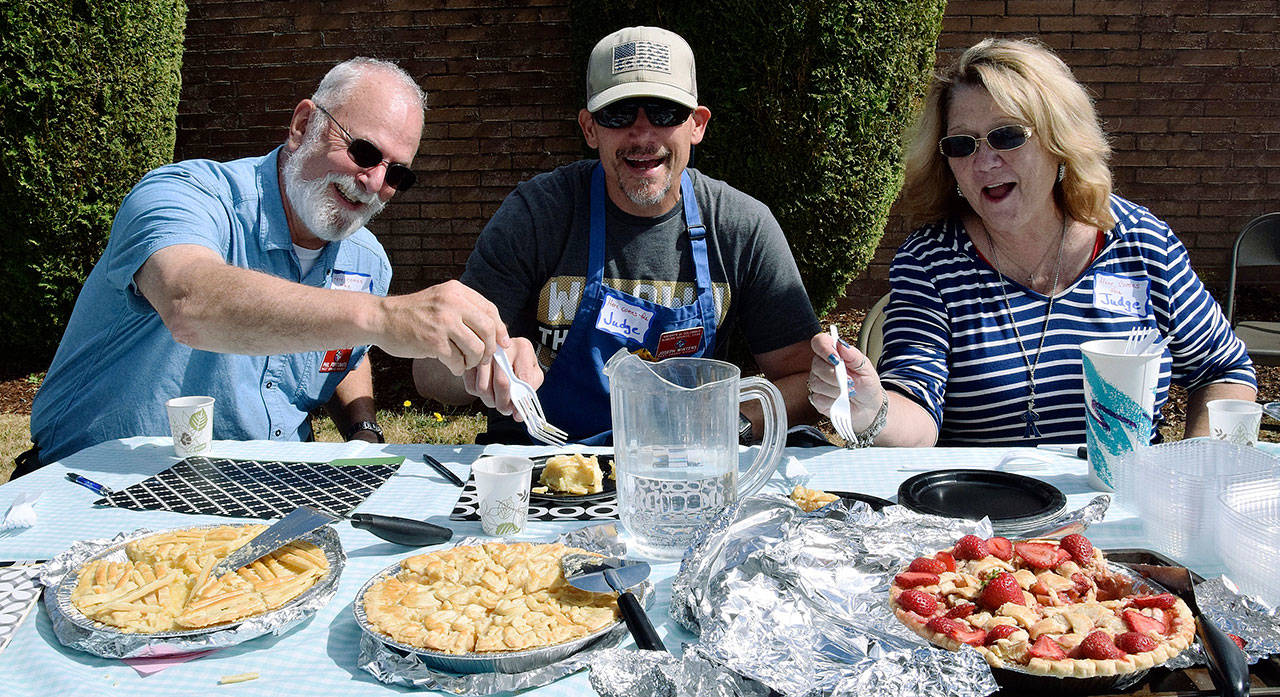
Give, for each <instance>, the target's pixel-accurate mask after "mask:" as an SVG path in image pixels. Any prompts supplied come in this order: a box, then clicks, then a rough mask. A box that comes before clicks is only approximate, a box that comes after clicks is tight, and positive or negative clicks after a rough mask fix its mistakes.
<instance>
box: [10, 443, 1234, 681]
mask: <svg viewBox="0 0 1280 697" xmlns="http://www.w3.org/2000/svg"><path fill="white" fill-rule="evenodd" d="M493 450H494V449H492V448H491V450H490V452H492V451H493ZM501 450H503V451H504V452H518V453H522V454H529V455H532V454H540V453H544V452H548V449H546V448H513V447H509V446H504V447H503V448H501ZM423 452H428V453H430V454H431V455H432V456H433V457H435V458H436V459H438V460H440V461H442V462H443V463H445V464H446V465H447V466H449V467H450V468H451V469H453V470H454V471H455V472H456V473H457V474H458V475H459V476H461V477H462V478H464V479H465V478H466V476H467V469H468V467H469V466H470V464H471V462H472V461H473V460H474V459H475V458H476V457H478V456H479V455H480V454H481V453H482V448H481V447H480V446H474V445H467V446H422V445H385V446H374V445H368V444H362V443H342V444H337V443H275V442H262V441H259V442H233V441H216V442H215V443H214V449H213V453H212V454H213V455H215V456H221V457H231V458H256V459H264V458H265V459H277V460H286V461H288V460H295V461H312V462H323V461H328V460H331V459H334V458H338V457H360V456H369V455H375V454H390V455H404V456H405V457H406V458H407V459H406V461H405V463H404V465H403V467H402V468H401V469H400V472H399V474H397V475H396V476H393V477H392V478H391V479H390V480H389V481H388V482H387V484H386V485H385V486H383V487H382V488H381V489H380V490H379V491H377V492H375V493H374V494H373V495H372V496H371V497H369V499H368V500H367V501H366V502H365V503H364V504H362V505H361V506H360V507H359V508H358V509H357V510H358V511H361V512H368V513H384V514H389V515H398V516H405V517H410V518H418V519H424V520H429V521H431V522H434V523H437V524H440V525H446V526H448V527H450V528H452V529H453V530H454V531H455V535H456V536H459V537H465V536H471V535H480V534H481V530H480V524H479V523H478V522H461V521H450V520H448V516H449V513H450V511H451V510H452V509H453V505H454V503H455V502H456V500H457V498H458V491H459V490H458V489H457V488H455V487H453V486H451V485H450V484H448V483H447V482H446V481H445V480H444V478H443V477H441V476H440V475H438V474H436V473H435V472H433V471H432V470H431V469H430V468H428V467H427V466H426V465H425V464H423V462H422V454H423ZM1010 452H1011V450H1010V449H997V448H968V449H959V448H919V449H887V448H870V449H866V450H838V449H834V448H814V449H792V450H788V451H787V454H788V456H793V457H795V458H796V460H795V461H793V464H792V468H791V471H793V472H798V471H800V470H799V469H797V468H796V467H795V465H796V464H798V465H799V468H802V469H803V470H807V472H808V479H807V483H808V486H810V487H817V488H823V489H832V490H839V491H854V492H860V493H866V494H874V495H876V496H881V497H885V498H893V497H894V496H896V494H897V488H898V484H899V483H901V482H902V481H903V480H904V479H906V478H908V477H910V476H912V475H913V474H916V473H918V472H919V471H924V470H928V469H942V468H950V467H974V468H992V467H994V466H996V464H997V463H998V462H999V461H1000V459H1001V457H1002V456H1004V455H1006V454H1008V453H1010ZM1013 452H1016V453H1017V454H1020V455H1023V454H1037V453H1036V451H1034V450H1030V449H1026V448H1021V449H1014V450H1013ZM1039 454H1041V455H1043V453H1039ZM1048 458H1049V463H1048V464H1043V463H1036V462H1033V461H1031V460H1029V459H1016V460H1014V461H1012V462H1010V463H1006V464H1005V465H1004V466H1003V467H1002V469H1004V470H1006V471H1011V472H1019V473H1024V474H1029V475H1032V476H1035V477H1037V478H1039V479H1042V480H1044V481H1046V482H1049V483H1050V484H1052V485H1054V486H1056V487H1058V488H1059V489H1060V490H1062V492H1063V493H1065V494H1066V495H1067V506H1068V509H1075V508H1078V507H1080V506H1082V505H1084V504H1085V503H1087V502H1088V501H1089V500H1090V499H1092V498H1093V497H1094V496H1096V495H1097V492H1094V491H1092V490H1090V489H1089V488H1088V485H1087V483H1086V476H1085V467H1086V465H1085V462H1084V461H1083V460H1078V459H1075V458H1071V457H1066V456H1057V455H1048ZM176 461H177V458H175V457H174V456H173V452H172V449H171V447H170V446H169V439H168V438H130V439H125V440H121V441H114V442H109V443H103V444H101V445H98V446H95V447H93V448H90V449H88V450H85V451H83V452H80V453H77V454H76V455H74V456H72V457H69V458H67V459H66V460H64V461H62V462H59V463H54V464H52V465H49V466H48V467H45V468H43V469H41V470H40V471H38V472H36V473H34V474H31V475H29V476H27V477H23V478H22V479H19V480H17V481H15V482H12V483H9V484H5V485H4V486H0V511H3V510H6V509H7V508H8V506H9V503H10V502H11V501H12V500H13V499H15V498H16V497H17V495H18V494H19V493H21V492H23V491H28V490H39V491H41V492H42V496H41V498H40V499H39V501H37V502H36V505H35V508H36V512H37V515H38V516H39V522H38V523H37V524H36V526H35V527H33V528H30V529H27V530H24V531H21V532H19V533H17V534H13V533H0V559H45V558H49V557H52V556H54V555H56V554H58V553H59V552H62V551H63V550H64V549H66V548H67V546H68V545H70V544H71V543H73V542H75V541H77V540H82V539H89V538H108V537H111V536H112V535H114V534H116V533H118V532H122V531H131V530H134V529H137V528H142V527H146V528H152V529H164V528H172V527H179V526H183V525H196V524H204V523H213V522H219V521H220V520H223V519H219V518H216V517H213V516H190V515H182V514H177V513H168V512H162V511H130V510H122V509H115V508H96V507H94V506H93V505H92V502H93V501H94V500H96V499H97V498H98V496H97V495H96V494H94V493H93V492H91V491H89V490H87V489H84V488H82V487H80V486H77V485H75V484H73V483H71V482H69V481H67V480H66V479H65V473H66V472H69V471H71V472H77V473H79V474H82V475H84V476H86V477H88V478H89V479H92V480H94V481H97V482H99V483H102V484H105V485H107V486H109V487H112V488H114V489H121V488H124V487H126V486H128V485H130V484H134V483H137V482H139V481H141V480H142V479H144V478H146V477H147V476H149V475H151V474H154V473H156V472H159V471H161V470H164V469H166V468H168V467H169V466H171V465H172V464H173V463H174V462H176ZM785 486H786V483H785V482H783V481H781V479H780V478H775V480H774V481H773V482H771V483H770V485H769V487H767V489H770V490H774V491H779V490H781V489H783V488H785ZM1118 503H1122V502H1118ZM584 524H589V523H578V522H532V523H530V525H529V528H528V530H527V531H526V532H525V533H524V534H523V535H522V536H521V537H520V538H519V539H525V540H549V539H552V538H554V537H555V535H557V534H559V533H561V532H564V531H566V530H568V529H571V528H572V527H573V526H579V525H584ZM337 529H338V532H339V533H340V535H341V538H342V543H343V546H344V548H345V549H346V552H347V555H348V562H347V566H346V569H345V571H344V572H343V576H342V582H341V585H340V587H339V589H338V593H337V596H336V597H335V598H334V599H333V601H332V602H330V603H329V605H328V606H327V607H325V608H323V609H321V610H320V611H319V612H318V613H317V614H316V615H315V616H314V617H313V618H311V619H310V620H309V621H307V622H305V623H303V624H302V625H301V626H299V627H296V628H295V629H293V630H292V631H290V632H288V633H286V634H285V635H284V636H279V637H271V636H268V637H262V638H259V639H255V640H253V641H249V642H247V643H245V644H242V645H240V646H237V647H234V648H230V649H224V650H221V651H218V652H216V653H214V654H212V655H209V656H205V657H203V658H200V659H196V660H193V661H189V662H187V663H182V664H179V665H176V666H173V667H170V668H168V669H167V670H164V671H162V672H160V673H157V674H155V675H151V676H148V677H145V678H144V677H140V676H139V675H138V674H137V673H135V672H134V670H133V669H132V668H130V667H128V666H126V665H124V664H123V663H121V662H120V661H117V660H108V659H102V658H97V657H95V656H91V655H88V654H84V653H81V652H79V651H73V650H70V649H66V648H64V647H63V646H62V645H61V644H59V643H58V642H57V640H56V639H55V638H54V636H53V634H52V631H51V628H50V624H49V619H48V615H47V614H46V613H45V612H44V609H43V606H42V607H41V608H40V609H39V611H38V612H33V613H32V615H31V617H29V618H28V619H27V621H26V622H25V623H24V624H23V626H22V627H21V628H20V629H19V631H18V634H17V636H15V637H14V639H13V642H12V643H11V644H10V645H9V647H8V648H7V649H5V650H4V652H3V653H0V674H3V675H4V676H5V677H4V678H3V680H0V693H2V694H5V695H15V696H19V695H31V696H32V697H35V696H36V695H46V694H55V695H56V694H67V695H200V696H201V697H205V696H206V695H208V694H210V691H215V690H227V693H226V694H228V695H231V694H235V695H278V694H288V695H291V696H299V697H300V696H302V695H324V696H326V697H327V696H330V695H386V694H389V693H390V692H405V691H407V690H405V689H403V688H399V687H388V686H386V685H383V684H381V683H379V682H377V681H376V680H374V678H373V677H372V676H370V675H369V674H367V673H365V672H363V671H361V670H359V669H357V668H356V655H357V653H358V648H357V642H358V640H359V635H360V629H359V627H358V626H357V625H356V623H355V619H354V618H353V617H352V613H351V604H352V601H353V599H354V597H355V593H356V591H357V590H358V589H359V588H360V586H361V585H363V584H364V582H365V581H366V580H368V579H369V578H370V577H371V576H372V575H373V574H374V573H376V572H377V571H379V570H381V569H383V568H384V567H386V566H388V565H390V564H392V563H394V562H396V561H398V560H399V559H402V558H404V557H407V556H410V555H412V554H415V553H418V550H415V549H409V548H405V547H401V546H398V545H394V544H391V543H389V542H385V541H383V540H381V539H379V538H377V537H374V536H373V535H371V534H369V533H367V532H364V531H362V530H355V529H353V528H351V527H350V526H349V525H346V524H339V525H338V526H337ZM1089 536H1090V538H1091V539H1092V540H1093V541H1094V543H1095V544H1096V545H1098V546H1100V547H1143V546H1146V545H1144V544H1143V542H1144V539H1143V537H1144V536H1143V532H1142V527H1141V525H1140V523H1139V522H1138V521H1137V520H1136V518H1135V517H1134V516H1133V515H1132V514H1131V513H1128V512H1126V511H1125V510H1124V508H1123V507H1122V506H1120V505H1113V507H1112V509H1111V511H1110V513H1109V514H1108V516H1107V519H1106V520H1105V521H1103V522H1102V523H1099V524H1096V525H1094V526H1093V527H1091V528H1090V531H1089ZM1181 561H1183V562H1184V563H1187V564H1189V565H1191V566H1192V567H1193V568H1197V570H1200V571H1202V572H1207V573H1217V570H1216V569H1205V568H1199V567H1197V565H1196V561H1197V560H1194V559H1184V560H1181ZM677 568H678V565H677V564H656V565H654V574H653V581H654V582H655V584H656V587H657V589H658V602H657V605H656V606H655V607H654V608H653V610H651V612H650V615H651V616H652V617H653V619H654V623H655V624H656V625H657V626H658V632H659V634H661V635H662V636H663V638H664V640H665V641H666V643H667V646H668V647H670V648H671V649H672V650H674V651H678V650H679V648H680V644H681V643H682V642H689V641H693V640H694V637H693V636H691V635H689V634H688V633H686V632H684V631H683V630H681V629H680V628H679V627H678V626H676V624H675V623H674V622H673V621H672V620H671V619H670V618H669V617H668V616H667V608H668V604H669V600H670V592H671V577H672V576H673V575H674V574H675V572H676V570H677ZM250 671H256V672H258V673H259V674H260V676H261V677H260V678H259V679H258V680H254V681H252V682H248V683H242V684H238V685H232V686H226V687H219V686H218V685H217V682H218V679H219V678H220V677H222V676H225V675H232V674H237V673H245V672H250ZM219 694H221V693H220V692H219ZM534 694H536V695H538V696H539V697H551V696H552V695H592V694H594V691H593V690H592V689H591V687H590V684H589V683H588V681H587V677H586V675H585V672H580V673H578V674H575V675H573V676H570V677H568V678H566V679H563V680H560V681H559V682H556V683H553V684H551V685H548V686H545V687H542V688H539V689H537V690H535V691H534Z"/></svg>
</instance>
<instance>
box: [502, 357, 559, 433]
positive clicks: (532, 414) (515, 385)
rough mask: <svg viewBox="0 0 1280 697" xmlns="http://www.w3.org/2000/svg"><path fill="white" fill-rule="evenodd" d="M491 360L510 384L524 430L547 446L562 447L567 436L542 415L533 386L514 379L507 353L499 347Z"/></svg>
mask: <svg viewBox="0 0 1280 697" xmlns="http://www.w3.org/2000/svg"><path fill="white" fill-rule="evenodd" d="M493 360H494V362H495V363H497V364H498V367H499V368H502V372H504V373H506V375H507V380H508V381H509V382H510V383H511V402H512V404H514V405H515V407H516V412H517V413H519V414H520V418H521V419H523V420H524V427H525V430H527V431H528V432H529V435H530V436H533V438H534V440H539V441H542V442H543V443H546V444H547V445H564V444H565V443H566V442H568V440H569V434H567V433H565V432H564V431H562V430H560V429H558V428H556V427H555V426H552V425H551V424H550V423H549V422H548V421H547V417H546V415H544V414H543V413H542V403H541V402H539V401H538V393H537V392H535V391H534V389H533V386H532V385H530V384H529V383H527V382H525V381H524V380H521V379H520V378H518V377H516V371H515V370H512V368H511V360H510V359H508V358H507V352H506V351H503V350H502V347H501V346H499V347H498V350H497V352H495V353H494V354H493Z"/></svg>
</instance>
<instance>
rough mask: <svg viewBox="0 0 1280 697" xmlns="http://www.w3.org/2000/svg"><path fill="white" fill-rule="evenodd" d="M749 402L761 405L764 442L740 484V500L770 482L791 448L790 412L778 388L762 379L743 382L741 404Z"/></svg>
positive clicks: (750, 379)
mask: <svg viewBox="0 0 1280 697" xmlns="http://www.w3.org/2000/svg"><path fill="white" fill-rule="evenodd" d="M749 399H754V400H757V401H758V402H760V406H761V407H762V409H763V411H764V439H763V440H761V442H760V452H758V453H756V459H755V460H754V461H752V463H751V467H750V468H748V469H747V473H746V474H745V475H744V476H743V477H742V478H741V479H740V480H739V482H738V498H746V497H748V496H751V495H752V494H754V493H756V492H757V491H759V490H760V488H761V487H763V486H764V484H765V482H767V481H769V478H770V477H772V476H773V473H774V471H776V470H777V469H778V461H779V460H781V459H782V448H783V446H785V445H786V444H787V410H786V405H785V403H784V402H783V401H782V393H781V392H779V391H778V388H777V387H776V386H775V385H774V384H773V383H772V382H769V381H768V380H765V379H764V378H761V377H749V378H742V380H741V381H740V382H739V384H738V402H739V403H742V402H745V401H747V400H749Z"/></svg>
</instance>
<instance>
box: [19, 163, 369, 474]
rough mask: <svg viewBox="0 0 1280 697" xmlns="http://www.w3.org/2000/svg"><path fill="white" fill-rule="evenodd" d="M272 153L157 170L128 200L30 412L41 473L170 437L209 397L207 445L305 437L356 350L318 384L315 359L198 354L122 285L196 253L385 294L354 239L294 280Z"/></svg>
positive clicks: (363, 236)
mask: <svg viewBox="0 0 1280 697" xmlns="http://www.w3.org/2000/svg"><path fill="white" fill-rule="evenodd" d="M279 152H280V149H279V148H277V149H276V150H275V151H273V152H272V153H270V154H269V155H266V156H265V157H254V158H245V159H243V160H236V161H234V162H225V163H223V162H214V161H211V160H188V161H186V162H179V163H176V164H172V165H166V166H164V167H160V168H159V169H156V170H153V171H151V172H149V173H148V174H147V175H146V176H145V177H143V178H142V181H140V182H139V183H138V185H137V186H135V187H134V188H133V191H131V192H130V193H129V195H128V196H127V197H126V198H125V200H124V203H123V204H122V205H121V207H120V211H119V213H117V214H116V218H115V222H114V223H113V224H112V228H111V238H110V240H109V241H108V242H107V248H106V251H104V252H103V255H102V258H101V259H100V260H99V261H98V263H97V265H96V266H94V268H93V271H92V272H91V273H90V274H89V278H88V280H86V281H85V284H84V288H83V289H81V291H80V296H79V298H77V300H76V305H75V310H74V311H73V312H72V314H71V320H70V321H69V322H68V324H67V330H66V332H65V333H64V334H63V337H62V343H61V344H60V345H59V346H58V352H57V354H56V355H55V356H54V359H53V365H51V366H50V368H49V373H48V375H47V376H46V377H45V381H44V384H43V385H42V387H41V388H40V392H39V394H37V395H36V399H35V402H34V404H33V405H32V413H31V432H32V435H33V437H34V439H35V441H36V443H37V444H38V445H39V447H40V460H41V462H44V463H49V462H52V461H54V460H57V459H60V458H62V457H65V456H67V455H70V454H72V453H74V452H76V451H78V450H80V449H82V448H87V447H89V446H90V445H94V444H95V443H100V442H102V441H105V440H111V439H115V438H124V437H128V436H165V435H169V422H168V416H167V415H166V413H165V406H164V403H165V401H166V400H168V399H171V398H173V397H178V396H183V395H209V396H212V397H214V398H216V400H217V401H216V403H215V405H214V419H213V437H214V438H217V439H235V440H247V439H263V440H265V439H272V440H303V439H306V438H307V437H308V436H309V435H310V424H309V423H308V421H307V414H308V413H310V412H311V411H313V410H315V409H316V408H318V407H320V406H321V405H323V404H325V403H326V402H328V401H329V398H330V397H332V396H333V390H334V388H335V387H336V386H337V385H338V383H339V382H341V381H342V379H343V378H344V377H346V374H347V373H348V372H350V371H351V370H353V369H355V368H356V367H357V366H358V365H359V362H360V360H362V359H363V357H364V355H365V353H366V351H367V350H368V347H367V346H361V347H356V348H355V350H354V352H353V353H352V356H351V358H350V360H349V362H348V364H347V369H346V370H344V371H337V372H321V370H320V366H321V361H322V360H323V358H324V355H325V352H324V351H312V352H308V353H295V354H287V355H276V356H242V355H233V354H224V353H212V352H209V351H200V350H196V349H193V348H190V347H188V346H184V345H182V344H179V343H178V342H176V341H174V339H173V335H172V334H170V333H169V330H168V329H167V328H166V327H165V326H164V323H163V322H162V321H161V320H160V315H159V314H158V313H157V312H156V311H155V309H154V308H152V307H151V305H150V303H148V302H147V299H146V298H145V297H143V295H142V294H141V293H140V292H139V291H138V289H137V287H136V286H135V285H134V282H133V277H134V274H135V273H136V272H137V271H138V269H139V268H141V267H142V264H143V263H144V262H145V261H146V260H147V259H148V258H149V257H150V256H151V255H152V254H154V253H155V252H156V251H158V250H160V249H163V248H164V247H168V246H170V245H175V244H198V245H201V246H203V247H208V248H209V249H212V250H214V251H215V252H217V253H218V254H219V255H221V256H222V258H223V259H225V260H226V261H227V263H228V264H231V265H234V266H239V267H241V268H245V269H254V270H257V271H261V272H264V273H268V274H271V275H273V276H277V277H279V278H283V279H286V280H289V281H294V282H298V283H302V284H305V285H309V286H315V287H333V286H339V287H341V286H343V285H349V284H344V283H342V282H340V279H343V278H344V277H345V278H347V279H350V278H351V274H353V273H354V274H364V275H367V276H368V277H370V278H371V283H370V284H369V286H370V287H369V291H370V292H373V293H376V294H378V295H386V293H387V288H388V286H389V285H390V283H391V264H390V263H389V262H388V261H387V256H386V253H385V252H384V251H383V249H382V245H380V244H378V241H377V240H376V239H374V237H373V234H372V233H370V232H369V231H368V230H367V229H364V228H361V229H360V230H359V231H357V232H356V233H355V234H353V235H352V236H351V237H349V238H347V239H346V240H343V241H342V242H330V243H328V244H327V245H325V251H324V254H323V255H322V256H321V257H320V259H319V260H318V261H317V262H316V263H315V265H314V266H313V267H312V268H311V270H310V271H309V272H308V273H307V274H306V276H302V275H301V273H300V266H299V263H298V258H297V255H296V254H295V253H294V251H293V243H292V240H291V238H290V236H289V225H288V222H287V220H286V219H285V213H284V206H283V203H282V201H281V189H280V183H279V179H278V176H277V168H276V166H277V158H278V155H279ZM332 348H334V349H340V348H346V347H341V346H334V347H332Z"/></svg>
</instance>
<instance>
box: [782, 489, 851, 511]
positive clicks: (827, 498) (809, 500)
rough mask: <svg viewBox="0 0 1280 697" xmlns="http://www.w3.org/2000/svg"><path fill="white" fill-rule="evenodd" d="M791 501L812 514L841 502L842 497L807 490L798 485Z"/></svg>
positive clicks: (793, 490) (815, 490)
mask: <svg viewBox="0 0 1280 697" xmlns="http://www.w3.org/2000/svg"><path fill="white" fill-rule="evenodd" d="M791 500H792V501H795V503H796V505H797V506H799V507H800V509H801V510H803V511H804V512H806V513H812V512H813V511H816V510H818V509H819V508H822V507H823V506H825V505H827V504H829V503H831V502H832V501H838V500H840V497H839V496H836V495H835V494H828V493H827V492H825V491H823V490H821V489H806V488H804V487H802V486H800V485H798V484H797V485H796V488H794V489H792V490H791Z"/></svg>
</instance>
